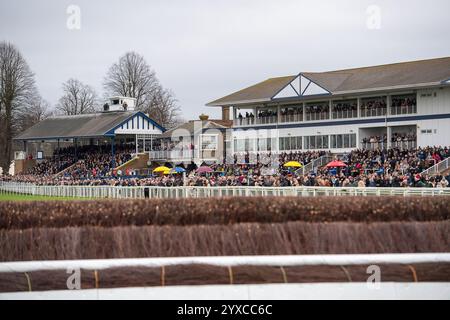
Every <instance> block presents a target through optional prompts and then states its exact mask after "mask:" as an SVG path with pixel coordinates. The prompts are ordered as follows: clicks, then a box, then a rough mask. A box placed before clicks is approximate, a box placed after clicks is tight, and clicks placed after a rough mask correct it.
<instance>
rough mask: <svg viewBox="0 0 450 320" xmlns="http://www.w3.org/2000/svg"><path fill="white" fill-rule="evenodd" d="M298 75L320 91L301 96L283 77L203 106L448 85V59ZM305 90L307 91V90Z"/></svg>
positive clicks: (288, 79) (449, 72) (449, 71)
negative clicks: (309, 81)
mask: <svg viewBox="0 0 450 320" xmlns="http://www.w3.org/2000/svg"><path fill="white" fill-rule="evenodd" d="M299 76H300V77H302V76H303V77H305V78H307V79H308V80H311V82H312V83H313V84H314V85H316V86H317V87H318V88H321V89H322V90H323V92H319V91H317V90H314V91H317V92H316V93H315V94H314V93H310V94H305V93H308V91H303V89H301V90H297V86H296V85H294V80H295V79H296V77H297V76H287V77H279V78H271V79H268V80H266V81H263V82H260V83H257V84H255V85H253V86H250V87H248V88H245V89H242V90H240V91H237V92H235V93H232V94H230V95H228V96H225V97H223V98H220V99H217V100H215V101H212V102H210V103H208V104H207V105H208V106H227V105H233V104H249V103H256V102H270V101H273V100H277V99H283V98H292V97H294V98H295V96H296V95H297V97H300V96H304V95H305V96H306V95H310V96H313V95H320V94H327V92H328V94H332V95H336V94H344V93H352V92H370V91H374V90H387V89H397V88H411V87H420V86H433V85H441V84H449V79H450V57H445V58H437V59H429V60H420V61H409V62H401V63H394V64H386V65H379V66H371V67H363V68H353V69H345V70H337V71H327V72H303V73H300V75H299ZM300 87H301V85H300ZM317 87H316V89H317ZM307 90H309V91H311V88H308V89H307ZM285 91H288V92H285Z"/></svg>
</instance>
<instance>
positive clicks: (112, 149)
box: [111, 137, 116, 169]
mask: <svg viewBox="0 0 450 320" xmlns="http://www.w3.org/2000/svg"><path fill="white" fill-rule="evenodd" d="M115 140H116V138H115V137H111V156H112V158H111V169H114V168H115V167H116V152H115V150H114V143H115Z"/></svg>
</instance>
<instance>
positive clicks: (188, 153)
mask: <svg viewBox="0 0 450 320" xmlns="http://www.w3.org/2000/svg"><path fill="white" fill-rule="evenodd" d="M193 158H194V150H189V149H188V150H162V151H150V159H151V160H173V159H193Z"/></svg>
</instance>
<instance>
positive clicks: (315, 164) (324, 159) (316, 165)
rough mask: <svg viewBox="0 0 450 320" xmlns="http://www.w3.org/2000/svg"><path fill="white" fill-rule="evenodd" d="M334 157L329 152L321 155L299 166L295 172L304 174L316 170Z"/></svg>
mask: <svg viewBox="0 0 450 320" xmlns="http://www.w3.org/2000/svg"><path fill="white" fill-rule="evenodd" d="M334 157H335V156H334V155H331V154H327V155H324V156H321V157H320V158H317V159H314V160H313V161H311V162H310V163H308V164H305V165H304V166H303V167H301V168H299V169H298V170H297V171H296V172H295V173H296V174H297V175H304V174H307V173H309V172H311V171H316V169H318V168H320V167H323V166H324V165H326V164H327V163H328V162H330V161H332V160H333V159H334Z"/></svg>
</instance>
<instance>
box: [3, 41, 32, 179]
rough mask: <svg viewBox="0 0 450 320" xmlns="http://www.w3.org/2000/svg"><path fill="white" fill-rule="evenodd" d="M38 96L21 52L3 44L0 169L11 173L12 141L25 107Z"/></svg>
mask: <svg viewBox="0 0 450 320" xmlns="http://www.w3.org/2000/svg"><path fill="white" fill-rule="evenodd" d="M35 92H36V87H35V82H34V74H33V72H31V70H30V67H29V66H28V64H27V62H26V61H25V59H24V58H23V56H22V55H21V53H20V52H19V50H18V49H17V48H16V47H15V46H14V45H12V44H11V43H7V42H0V167H2V168H3V172H8V170H9V166H10V163H11V160H12V143H11V142H12V138H13V136H14V134H15V133H16V132H17V131H18V130H19V129H20V127H19V126H18V121H17V119H18V117H19V116H20V111H21V108H22V107H23V105H24V104H25V103H26V102H27V101H29V99H30V96H32V95H33V94H34V93H35Z"/></svg>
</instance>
